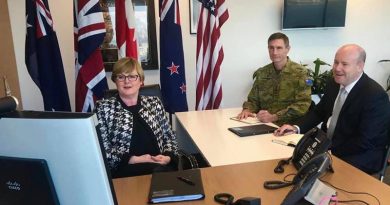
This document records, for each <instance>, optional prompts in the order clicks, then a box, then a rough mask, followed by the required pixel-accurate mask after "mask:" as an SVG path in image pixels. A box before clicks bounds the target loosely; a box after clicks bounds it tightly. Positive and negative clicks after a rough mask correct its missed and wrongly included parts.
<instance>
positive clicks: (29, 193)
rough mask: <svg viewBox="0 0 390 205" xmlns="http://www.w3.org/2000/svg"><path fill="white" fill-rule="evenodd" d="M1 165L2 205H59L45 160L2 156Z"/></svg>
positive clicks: (0, 197)
mask: <svg viewBox="0 0 390 205" xmlns="http://www.w3.org/2000/svg"><path fill="white" fill-rule="evenodd" d="M0 164H1V166H0V204H14V205H19V204H40V205H46V204H47V205H52V204H53V205H58V204H59V202H58V198H57V194H56V191H55V188H54V186H53V181H52V179H51V175H50V172H49V169H48V167H47V164H46V161H45V160H43V159H28V158H16V157H2V156H0Z"/></svg>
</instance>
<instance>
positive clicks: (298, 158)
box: [274, 127, 332, 173]
mask: <svg viewBox="0 0 390 205" xmlns="http://www.w3.org/2000/svg"><path fill="white" fill-rule="evenodd" d="M331 142H332V141H331V140H330V139H329V138H328V137H327V136H326V133H325V132H324V131H322V130H321V129H318V128H317V127H315V128H313V129H311V130H309V131H308V132H306V133H305V134H304V135H303V137H302V139H301V140H299V142H298V144H297V146H296V147H295V149H294V153H293V156H292V157H291V158H289V159H282V160H280V161H279V163H278V165H277V166H276V167H275V169H274V172H275V173H283V172H284V169H283V166H284V165H286V164H289V162H290V161H292V163H293V164H294V166H295V168H297V170H299V169H300V168H301V167H302V166H303V165H305V164H306V162H308V161H309V160H310V159H312V158H313V157H315V156H317V155H319V154H322V153H324V152H327V151H328V149H329V147H330V144H331Z"/></svg>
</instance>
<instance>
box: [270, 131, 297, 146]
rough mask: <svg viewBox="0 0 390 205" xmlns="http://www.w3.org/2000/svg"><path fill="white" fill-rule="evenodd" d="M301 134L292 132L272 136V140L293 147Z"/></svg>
mask: <svg viewBox="0 0 390 205" xmlns="http://www.w3.org/2000/svg"><path fill="white" fill-rule="evenodd" d="M302 136H303V135H302V134H292V135H286V136H281V137H273V138H272V142H273V143H276V144H280V145H285V146H290V147H295V146H296V145H297V144H298V142H299V140H300V139H301V138H302Z"/></svg>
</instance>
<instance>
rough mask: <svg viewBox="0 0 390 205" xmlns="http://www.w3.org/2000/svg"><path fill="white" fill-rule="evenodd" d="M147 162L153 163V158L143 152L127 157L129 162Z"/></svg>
mask: <svg viewBox="0 0 390 205" xmlns="http://www.w3.org/2000/svg"><path fill="white" fill-rule="evenodd" d="M147 162H152V163H154V160H153V159H152V156H151V155H150V154H144V155H141V156H132V157H130V159H129V164H138V163H147Z"/></svg>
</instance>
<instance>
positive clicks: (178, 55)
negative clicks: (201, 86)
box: [159, 0, 188, 113]
mask: <svg viewBox="0 0 390 205" xmlns="http://www.w3.org/2000/svg"><path fill="white" fill-rule="evenodd" d="M159 5H160V64H161V65H160V84H161V94H162V97H163V102H164V105H165V109H166V110H167V111H168V112H169V113H174V112H181V111H187V110H188V105H187V95H186V93H187V90H186V78H185V65H184V52H183V40H182V35H181V25H180V11H179V1H178V0H160V4H159Z"/></svg>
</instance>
